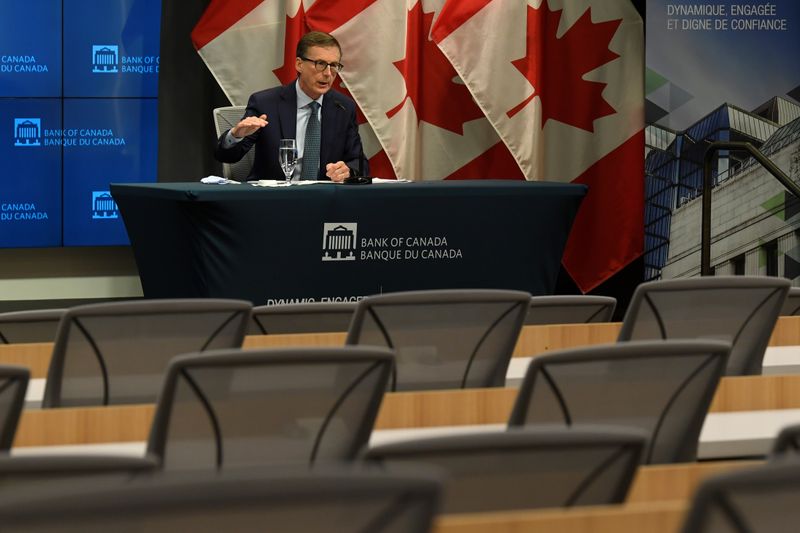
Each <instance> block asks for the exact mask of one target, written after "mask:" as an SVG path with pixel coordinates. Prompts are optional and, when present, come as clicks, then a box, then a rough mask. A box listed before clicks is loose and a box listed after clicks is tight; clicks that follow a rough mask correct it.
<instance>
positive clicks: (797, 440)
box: [772, 424, 800, 457]
mask: <svg viewBox="0 0 800 533" xmlns="http://www.w3.org/2000/svg"><path fill="white" fill-rule="evenodd" d="M798 452H800V424H793V425H791V426H786V427H785V428H783V429H781V431H780V432H779V433H778V436H777V437H775V442H774V443H773V444H772V456H773V457H778V456H783V455H786V454H796V453H798Z"/></svg>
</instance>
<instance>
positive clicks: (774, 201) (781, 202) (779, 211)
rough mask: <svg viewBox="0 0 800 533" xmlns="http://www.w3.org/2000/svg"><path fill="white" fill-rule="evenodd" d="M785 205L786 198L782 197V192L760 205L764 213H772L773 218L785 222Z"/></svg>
mask: <svg viewBox="0 0 800 533" xmlns="http://www.w3.org/2000/svg"><path fill="white" fill-rule="evenodd" d="M785 203H786V197H785V196H784V194H783V192H780V193H778V194H776V195H775V196H773V197H772V198H770V199H768V200H767V201H766V202H764V203H763V204H761V207H762V209H764V211H774V212H773V213H772V215H773V216H776V217H778V218H779V219H781V220H783V221H784V222H786V211H785Z"/></svg>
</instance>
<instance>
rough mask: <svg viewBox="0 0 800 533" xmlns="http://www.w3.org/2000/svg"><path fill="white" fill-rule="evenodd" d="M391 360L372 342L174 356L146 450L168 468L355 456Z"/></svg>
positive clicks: (334, 459) (307, 461)
mask: <svg viewBox="0 0 800 533" xmlns="http://www.w3.org/2000/svg"><path fill="white" fill-rule="evenodd" d="M392 361H393V356H392V353H391V352H390V351H389V350H385V349H382V348H368V347H365V348H359V347H347V348H344V347H343V348H305V349H304V348H296V349H283V350H246V351H236V350H220V351H216V352H213V353H209V354H205V355H197V354H194V355H184V356H181V357H177V358H175V359H173V361H172V363H171V364H170V367H169V370H168V372H167V376H166V379H165V380H164V388H163V390H162V392H161V396H160V398H159V402H158V406H157V408H156V413H155V417H154V419H153V427H152V432H151V434H150V440H149V442H148V452H149V453H150V454H152V455H153V456H155V457H158V458H160V461H161V463H162V466H163V468H164V469H165V470H187V469H212V470H213V469H227V468H236V467H249V466H263V465H285V464H297V463H299V464H304V465H311V464H316V463H324V462H342V461H350V460H352V459H354V458H355V457H356V455H357V454H358V452H359V451H360V450H361V448H362V447H363V446H364V445H365V444H366V443H367V440H368V439H369V436H370V433H371V431H372V426H373V424H374V422H375V417H376V416H377V414H378V408H379V407H380V403H381V400H382V398H383V392H384V391H385V390H386V386H387V384H388V381H389V375H390V373H391V367H392Z"/></svg>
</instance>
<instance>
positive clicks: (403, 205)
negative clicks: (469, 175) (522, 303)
mask: <svg viewBox="0 0 800 533" xmlns="http://www.w3.org/2000/svg"><path fill="white" fill-rule="evenodd" d="M111 193H112V195H113V196H114V199H115V200H116V202H117V204H118V205H119V208H120V211H121V213H122V217H123V219H124V221H125V226H126V228H127V230H128V236H129V237H130V240H131V245H132V246H133V252H134V255H135V257H136V262H137V265H138V268H139V275H140V277H141V280H142V288H143V290H144V295H145V297H148V298H177V297H214V298H223V297H225V298H243V299H246V300H250V301H252V302H253V303H254V304H255V305H261V304H265V303H285V302H290V301H291V302H300V301H317V302H319V301H342V300H353V299H357V298H359V297H362V296H366V295H370V294H376V293H382V292H395V291H405V290H414V289H436V288H507V289H519V290H524V291H528V292H530V293H532V294H551V293H552V291H553V287H554V285H555V280H556V276H557V274H558V270H559V265H560V262H561V256H562V253H563V250H564V244H565V242H566V239H567V236H568V234H569V230H570V227H571V225H572V221H573V218H574V217H575V214H576V212H577V210H578V207H579V205H580V202H581V200H582V199H583V196H584V195H585V193H586V187H585V186H583V185H572V184H558V183H542V182H520V181H503V180H497V181H494V180H475V181H457V182H442V181H436V182H422V183H397V184H372V185H361V186H348V185H336V184H316V185H305V186H293V187H283V188H261V187H254V186H251V185H247V184H241V185H204V184H201V183H160V184H113V185H112V186H111Z"/></svg>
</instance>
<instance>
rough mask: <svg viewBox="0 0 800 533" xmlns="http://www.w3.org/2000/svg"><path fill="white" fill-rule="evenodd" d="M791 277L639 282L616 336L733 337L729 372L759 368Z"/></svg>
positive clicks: (752, 371)
mask: <svg viewBox="0 0 800 533" xmlns="http://www.w3.org/2000/svg"><path fill="white" fill-rule="evenodd" d="M788 291H789V280H787V279H783V278H773V277H757V276H719V277H703V278H691V279H673V280H666V281H653V282H650V283H642V284H641V285H639V286H638V287H637V288H636V291H635V292H634V294H633V298H632V300H631V304H630V307H628V311H627V312H626V313H625V318H624V319H623V321H622V328H621V329H620V332H619V340H620V341H627V340H652V339H719V340H724V341H727V342H730V343H731V346H732V347H731V354H730V357H729V358H728V368H727V369H726V371H725V373H726V374H727V375H732V376H738V375H748V374H749V375H752V374H761V365H762V362H763V359H764V352H765V350H766V349H767V343H768V342H769V337H770V335H771V334H772V330H773V329H774V328H775V322H776V321H777V320H778V313H780V310H781V306H782V305H783V303H784V301H785V300H786V294H787V293H788Z"/></svg>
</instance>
